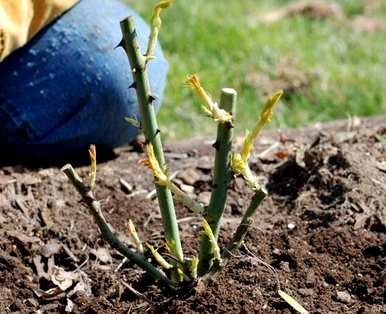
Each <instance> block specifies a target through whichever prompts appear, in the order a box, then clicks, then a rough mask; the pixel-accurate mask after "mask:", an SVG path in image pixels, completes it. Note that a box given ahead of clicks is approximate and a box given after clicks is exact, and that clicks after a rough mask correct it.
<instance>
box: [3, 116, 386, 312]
mask: <svg viewBox="0 0 386 314" xmlns="http://www.w3.org/2000/svg"><path fill="white" fill-rule="evenodd" d="M385 122H386V118H385V117H380V118H376V119H368V120H360V121H358V120H357V119H352V120H350V121H343V122H337V123H330V124H328V125H321V126H313V127H310V128H306V129H300V130H283V131H278V130H275V131H268V132H265V133H263V136H262V137H261V138H260V140H259V141H258V144H257V145H256V154H255V155H254V156H252V160H251V167H252V169H253V170H254V171H255V172H256V173H257V175H258V177H259V178H260V179H261V181H262V182H265V183H267V187H268V190H269V192H270V197H269V198H268V199H267V200H266V201H265V202H264V203H263V205H262V206H261V207H260V208H259V210H258V213H259V214H258V216H257V217H256V219H255V224H254V228H253V229H252V230H251V232H250V234H249V236H248V237H247V239H246V242H245V247H243V248H242V249H241V251H240V252H239V253H238V255H237V256H234V257H233V258H232V259H231V262H230V263H229V264H228V265H227V266H226V267H225V269H223V270H222V271H221V272H220V273H219V274H218V275H217V277H215V278H214V279H212V280H209V281H208V282H205V283H200V284H198V285H197V286H195V287H185V288H183V289H182V290H181V291H179V292H178V293H177V295H173V294H170V293H169V292H167V291H166V292H163V291H161V290H160V289H159V288H157V287H156V286H154V285H152V281H151V279H149V278H147V277H146V276H145V275H144V274H143V272H142V271H141V270H140V269H138V268H136V267H133V266H132V265H130V264H128V263H124V264H121V262H122V257H121V256H120V255H119V254H117V253H116V252H114V251H110V250H106V248H108V247H107V246H105V245H104V242H103V241H102V240H101V237H100V235H99V232H98V229H97V226H96V225H95V224H94V222H93V220H92V217H91V216H90V215H89V214H88V212H87V210H86V208H85V207H84V206H83V205H81V203H80V202H79V200H80V197H79V196H78V194H77V193H76V191H75V190H74V188H73V186H72V185H71V184H70V183H69V182H68V181H67V179H66V178H65V176H64V175H63V174H62V173H60V170H59V169H58V168H55V167H53V168H45V169H36V168H31V167H29V168H27V167H22V166H2V167H1V168H0V192H1V194H0V225H1V228H0V234H1V238H0V278H1V281H0V312H1V313H8V312H20V313H30V312H31V313H32V312H36V311H37V310H39V309H40V310H41V311H42V312H43V313H56V312H65V311H66V310H67V311H72V312H75V313H127V312H129V313H145V312H148V313H152V312H153V313H168V312H169V313H195V312H207V313H239V312H243V313H291V310H290V309H289V307H288V305H287V304H286V303H285V302H284V301H283V300H282V299H281V298H280V297H279V296H278V294H277V289H278V282H279V283H280V288H281V289H282V290H284V291H286V292H287V293H288V294H290V295H292V296H293V297H295V298H296V299H297V300H298V301H299V302H300V303H301V304H302V305H303V306H304V307H305V308H306V309H308V310H309V311H310V313H384V312H386V305H385V303H386V292H385V288H386V271H385V266H386V209H385V205H386V159H385V156H386V155H385V154H386V128H385V125H386V124H385ZM211 144H212V142H211V141H209V140H205V139H192V140H189V141H185V142H177V143H173V144H170V145H167V153H166V158H167V160H168V166H169V171H170V173H173V174H174V175H175V178H176V179H175V180H176V183H177V184H178V185H179V186H180V187H181V189H183V190H184V191H186V192H188V193H194V194H195V195H197V198H198V199H199V200H200V201H202V202H207V201H208V195H209V193H208V192H209V191H210V186H211V167H212V162H213V148H212V146H211ZM85 154H87V152H85ZM143 156H144V155H143V154H141V153H137V152H135V151H134V150H133V149H130V148H125V149H120V150H119V151H118V152H117V158H115V159H113V160H109V161H106V162H103V163H101V164H99V166H98V179H97V188H96V193H95V194H96V196H97V198H98V199H100V200H102V204H103V211H104V213H105V214H106V217H107V219H108V221H109V223H110V224H111V225H112V227H113V228H114V229H115V231H116V232H117V233H118V235H119V236H120V238H122V239H125V241H126V242H127V243H128V244H129V245H130V240H129V237H128V220H129V219H132V220H133V221H134V222H135V224H136V226H137V228H138V230H139V233H140V236H141V237H142V238H143V239H145V240H147V241H149V242H152V243H154V244H155V245H156V247H161V245H162V242H161V239H162V234H161V232H162V231H161V230H162V224H161V217H160V215H159V211H158V205H157V200H156V199H155V198H154V197H153V195H154V193H152V189H153V185H152V176H151V174H150V173H149V171H148V170H146V169H145V168H144V167H142V166H139V165H138V160H140V159H141V158H143ZM80 169H81V170H80V172H81V173H82V175H84V176H85V175H86V174H87V172H88V167H83V168H80ZM251 196H252V195H251V192H250V191H249V189H248V188H247V187H246V186H245V184H244V181H243V180H242V179H234V180H232V183H231V189H230V192H229V198H228V205H227V210H226V215H225V217H224V224H223V228H222V231H221V239H220V241H221V242H226V241H227V240H229V238H230V236H231V235H232V232H233V230H234V229H235V228H236V227H237V225H238V223H239V221H240V219H241V214H242V211H243V210H244V209H245V208H246V206H247V205H248V201H249V199H250V197H251ZM177 213H178V218H179V219H180V226H181V229H182V236H183V242H184V248H185V250H186V251H185V254H187V255H192V254H194V252H195V248H196V247H197V239H198V238H199V234H200V230H201V225H200V220H199V219H198V218H197V217H195V216H194V215H193V214H191V213H189V212H188V211H187V210H186V209H184V208H183V207H181V206H179V205H177ZM161 249H162V248H161ZM120 264H121V265H120ZM267 264H269V265H271V266H272V267H273V268H274V269H275V271H273V270H272V269H271V268H269V267H268V266H267ZM63 270H65V271H66V272H63ZM70 271H73V272H71V273H69V272H70ZM58 282H59V283H58ZM58 285H61V287H62V288H63V287H64V288H65V289H64V290H65V291H64V292H63V291H62V290H60V289H58ZM135 292H137V294H136V293H135ZM138 293H140V294H141V295H138Z"/></svg>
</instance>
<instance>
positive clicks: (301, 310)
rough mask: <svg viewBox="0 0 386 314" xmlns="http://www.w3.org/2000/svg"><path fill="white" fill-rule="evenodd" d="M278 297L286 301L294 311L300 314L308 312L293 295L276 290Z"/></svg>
mask: <svg viewBox="0 0 386 314" xmlns="http://www.w3.org/2000/svg"><path fill="white" fill-rule="evenodd" d="M277 293H278V294H279V295H280V297H281V298H282V299H283V300H284V301H285V302H287V303H288V304H289V305H290V306H291V307H292V308H293V309H294V310H295V311H297V312H298V313H300V314H308V313H309V312H308V311H307V310H306V309H305V308H304V307H303V306H301V305H300V303H299V302H298V301H296V300H295V299H294V298H293V297H291V296H290V295H289V294H287V293H285V292H284V291H282V290H278V292H277Z"/></svg>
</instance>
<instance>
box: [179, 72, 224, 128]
mask: <svg viewBox="0 0 386 314" xmlns="http://www.w3.org/2000/svg"><path fill="white" fill-rule="evenodd" d="M185 84H187V85H188V86H190V87H191V88H192V89H193V90H194V91H195V92H196V94H197V95H198V97H199V98H201V100H202V101H203V103H204V105H203V106H202V109H203V110H204V111H205V113H206V114H207V115H208V116H210V117H211V118H212V119H213V120H214V121H215V122H218V123H227V122H228V123H232V115H231V114H230V113H229V112H227V111H225V110H224V109H221V108H220V107H219V106H218V104H217V103H216V102H214V101H213V99H212V98H211V97H210V95H209V94H208V93H207V92H206V90H205V89H204V88H203V87H202V85H201V82H200V78H199V76H198V75H197V74H192V75H189V76H188V78H187V79H186V80H185Z"/></svg>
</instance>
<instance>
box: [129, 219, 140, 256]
mask: <svg viewBox="0 0 386 314" xmlns="http://www.w3.org/2000/svg"><path fill="white" fill-rule="evenodd" d="M129 233H130V236H131V238H132V239H133V242H134V245H135V246H136V247H137V249H138V251H139V252H140V253H141V254H143V245H142V242H141V240H140V239H139V236H138V233H137V229H136V228H135V225H134V223H133V221H132V220H131V219H129Z"/></svg>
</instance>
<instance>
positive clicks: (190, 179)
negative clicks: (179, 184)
mask: <svg viewBox="0 0 386 314" xmlns="http://www.w3.org/2000/svg"><path fill="white" fill-rule="evenodd" d="M178 178H180V179H181V180H182V181H183V182H184V183H185V184H187V185H194V184H195V183H196V182H197V181H198V180H200V178H201V175H200V174H199V173H198V172H197V171H196V170H194V169H192V168H189V169H186V170H184V171H181V172H180V173H179V174H178Z"/></svg>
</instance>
